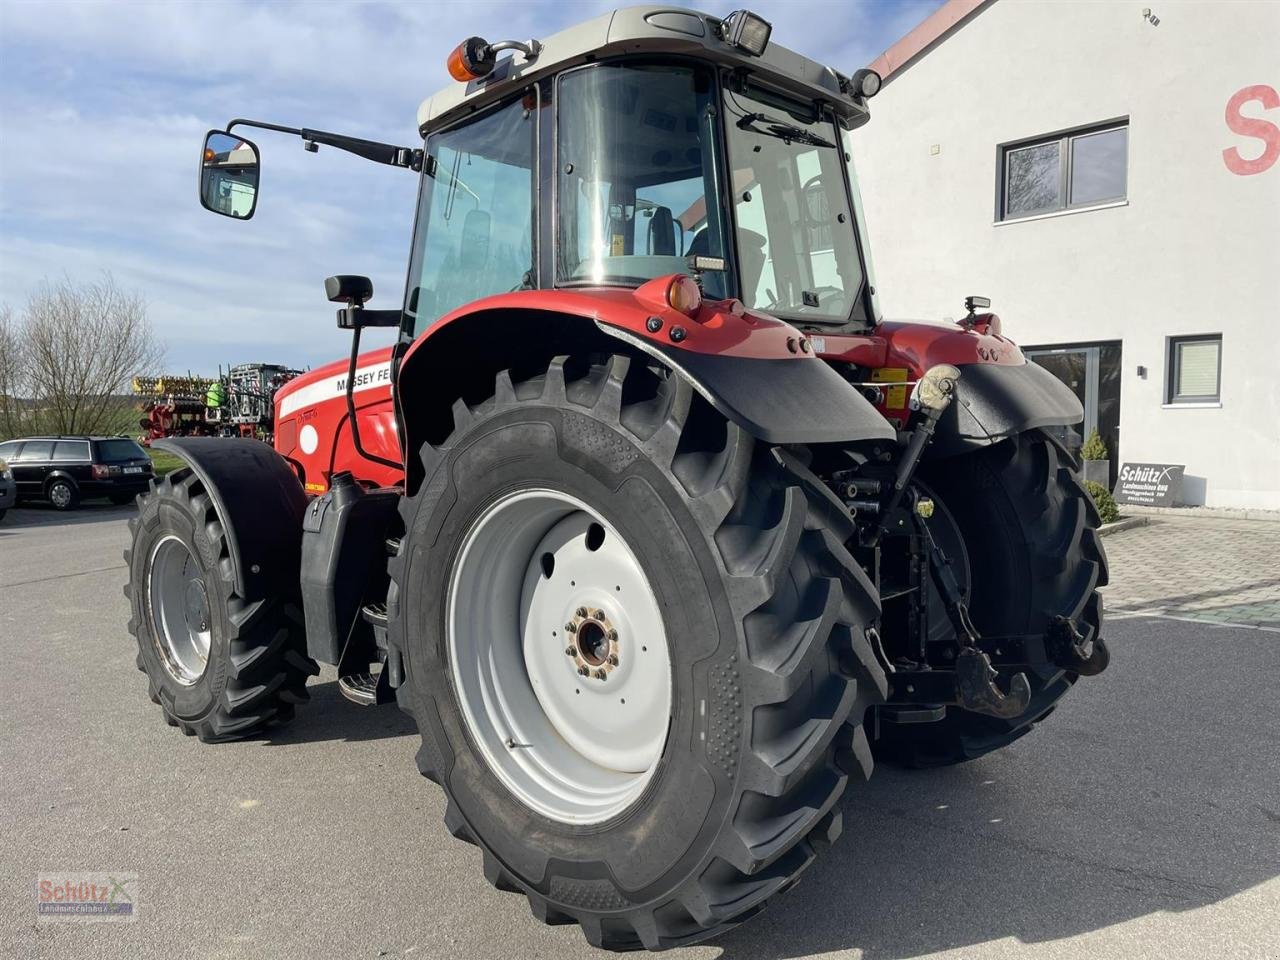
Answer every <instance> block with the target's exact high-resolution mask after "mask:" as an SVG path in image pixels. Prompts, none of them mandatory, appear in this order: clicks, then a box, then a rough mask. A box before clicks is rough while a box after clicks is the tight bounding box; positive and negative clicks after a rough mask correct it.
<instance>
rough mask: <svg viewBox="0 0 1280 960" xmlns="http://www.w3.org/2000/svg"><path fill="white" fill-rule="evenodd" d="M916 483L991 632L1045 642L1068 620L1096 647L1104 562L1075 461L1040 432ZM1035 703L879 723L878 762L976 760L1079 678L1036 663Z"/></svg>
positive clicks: (939, 465) (1024, 727)
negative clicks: (1005, 713) (958, 556)
mask: <svg viewBox="0 0 1280 960" xmlns="http://www.w3.org/2000/svg"><path fill="white" fill-rule="evenodd" d="M921 473H922V478H923V479H924V480H925V481H926V482H927V483H928V484H929V486H930V488H931V489H932V490H934V491H936V492H937V494H938V496H939V497H940V499H941V500H942V502H943V503H944V504H945V505H946V507H947V509H948V510H949V511H950V513H951V514H952V516H954V518H955V522H956V524H957V526H958V528H959V531H960V534H961V537H962V538H963V541H964V549H965V551H966V552H967V554H968V568H969V569H970V570H972V571H973V575H972V583H971V587H970V589H971V591H972V593H971V596H970V600H969V612H970V615H971V617H972V619H973V622H974V625H975V626H976V627H977V630H978V633H979V634H980V635H981V636H986V637H1000V636H1015V635H1022V634H1036V635H1043V634H1044V633H1045V632H1046V631H1048V630H1049V628H1050V626H1051V624H1052V623H1053V622H1054V619H1055V618H1057V617H1068V618H1071V619H1073V620H1075V622H1076V626H1077V628H1078V629H1079V630H1080V632H1081V634H1082V635H1083V636H1084V637H1085V639H1087V640H1094V641H1096V642H1097V643H1099V644H1101V643H1102V640H1101V632H1102V597H1101V595H1100V594H1099V593H1098V588H1099V587H1102V586H1105V585H1106V583H1107V561H1106V557H1105V556H1104V554H1103V552H1102V541H1101V539H1100V538H1099V537H1098V530H1097V528H1098V526H1099V524H1100V523H1101V521H1100V519H1099V517H1098V511H1097V508H1096V507H1095V506H1094V504H1093V500H1092V499H1091V498H1090V497H1089V494H1088V493H1087V492H1086V491H1085V489H1084V485H1083V484H1082V483H1081V480H1080V475H1079V472H1078V469H1077V467H1076V465H1075V462H1074V460H1073V459H1072V457H1071V455H1070V454H1068V453H1067V452H1066V451H1065V450H1064V449H1063V448H1062V447H1061V446H1059V445H1058V443H1057V442H1056V441H1055V440H1053V439H1052V438H1051V437H1050V436H1049V435H1048V434H1047V433H1045V432H1044V431H1042V430H1029V431H1027V432H1025V433H1021V434H1018V435H1016V436H1014V437H1011V438H1010V439H1008V440H1004V441H1002V442H1001V443H998V444H996V445H994V446H992V447H987V448H984V449H983V450H980V451H978V452H976V453H971V454H967V455H965V456H959V457H954V458H950V459H946V460H942V461H938V462H935V463H931V464H928V465H927V466H926V467H925V468H924V469H923V470H922V471H921ZM1025 672H1026V674H1027V679H1028V680H1029V681H1030V682H1031V694H1032V698H1031V703H1030V705H1029V707H1028V708H1027V710H1026V712H1025V713H1023V714H1022V715H1021V716H1019V717H1014V718H1012V719H1001V718H998V717H991V716H987V715H985V714H980V713H973V712H971V711H968V710H964V709H962V708H960V707H955V706H952V707H947V708H946V716H945V717H944V718H943V719H942V720H940V721H938V722H935V723H916V724H895V723H888V722H882V723H881V725H880V736H879V738H878V739H877V741H876V743H875V747H876V755H877V756H878V757H880V758H881V759H884V760H888V761H892V762H895V763H899V764H903V765H905V766H912V767H932V766H943V765H946V764H953V763H960V762H962V761H965V760H973V759H975V758H977V757H981V756H983V755H984V754H987V753H990V752H991V751H993V750H998V749H1000V748H1002V747H1005V746H1008V745H1009V744H1010V743H1012V742H1013V741H1014V740H1017V739H1018V738H1019V737H1022V736H1024V735H1026V734H1028V733H1030V732H1031V730H1032V728H1033V726H1034V725H1035V724H1036V723H1037V722H1039V721H1040V720H1042V719H1044V718H1045V717H1047V716H1048V715H1049V714H1050V713H1051V712H1052V711H1053V709H1054V707H1055V706H1056V705H1057V703H1058V701H1059V700H1060V699H1061V698H1062V697H1063V696H1065V695H1066V693H1067V692H1068V691H1069V690H1070V689H1071V687H1072V685H1073V684H1074V683H1075V682H1076V680H1077V679H1078V678H1079V677H1078V674H1075V673H1072V672H1070V671H1068V670H1064V669H1063V668H1061V667H1059V666H1057V665H1055V664H1052V663H1043V664H1040V665H1039V666H1038V667H1036V668H1034V669H1027V670H1026V671H1025Z"/></svg>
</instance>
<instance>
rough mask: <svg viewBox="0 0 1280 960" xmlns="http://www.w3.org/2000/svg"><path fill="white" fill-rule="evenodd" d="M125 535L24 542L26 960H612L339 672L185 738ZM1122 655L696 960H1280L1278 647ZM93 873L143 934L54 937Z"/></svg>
mask: <svg viewBox="0 0 1280 960" xmlns="http://www.w3.org/2000/svg"><path fill="white" fill-rule="evenodd" d="M128 512H129V508H122V509H117V508H103V507H87V508H86V509H84V510H82V511H80V512H78V513H76V514H73V515H67V516H64V515H59V514H55V513H53V512H51V511H48V510H43V511H42V510H38V509H23V510H17V511H11V512H10V514H9V517H8V518H6V520H5V521H4V522H3V523H0V651H3V655H4V661H5V665H6V669H5V670H4V671H3V673H2V674H0V864H3V869H2V870H0V878H3V883H4V885H3V889H0V957H4V956H15V957H22V958H28V957H49V958H55V957H56V958H81V957H83V958H113V957H121V958H131V960H132V958H165V960H170V958H286V957H288V958H294V957H307V958H329V957H333V958H363V957H371V958H373V957H416V958H435V957H457V958H468V960H470V958H556V960H560V958H577V957H591V956H597V957H598V956H603V955H602V954H598V953H597V952H596V951H594V950H592V949H591V948H590V947H589V946H587V944H586V943H585V941H584V940H583V939H582V938H581V936H580V934H579V933H578V932H577V931H576V928H572V927H556V928H551V927H543V926H541V925H540V924H538V923H536V922H535V921H534V920H533V919H532V917H531V916H530V914H529V911H528V909H527V907H526V906H525V904H524V901H523V899H522V898H520V897H517V896H514V895H511V894H505V893H500V892H498V891H497V890H494V889H493V888H492V887H490V886H489V884H488V883H487V882H485V880H484V879H483V877H482V876H481V871H480V861H479V854H478V853H477V851H476V850H475V848H474V847H470V846H467V845H465V844H462V843H459V842H457V841H455V840H453V839H452V838H451V837H450V836H449V835H448V833H447V832H446V831H445V828H444V824H443V822H442V814H443V809H444V801H443V798H442V796H441V794H440V791H439V789H438V788H437V787H435V786H434V785H433V784H431V783H428V782H427V781H425V780H423V779H422V778H420V777H419V776H418V774H417V772H416V769H415V767H414V763H413V754H414V751H415V749H416V745H417V739H418V738H417V734H416V732H415V731H414V729H413V726H412V721H410V720H409V719H408V718H406V717H404V716H402V715H401V714H400V713H399V712H398V711H397V710H396V709H395V708H394V707H381V708H360V707H356V706H354V705H352V704H349V703H347V702H346V701H345V700H343V699H342V698H341V696H340V695H339V694H338V692H337V688H336V683H335V678H334V675H333V674H332V672H331V671H327V672H325V673H322V674H321V675H320V676H319V677H317V678H314V679H313V681H312V687H311V692H312V697H313V699H312V702H311V703H310V704H308V705H306V706H305V707H303V708H302V709H301V712H300V714H299V716H298V719H297V720H296V721H295V722H294V723H293V724H291V725H289V726H287V727H284V728H281V729H280V730H278V731H275V732H272V733H271V734H270V736H269V737H268V738H267V739H265V740H257V741H251V742H244V743H232V744H222V745H216V746H210V745H204V744H201V743H199V742H197V741H196V740H194V739H190V738H187V737H184V736H182V735H181V734H180V733H179V732H178V731H177V730H175V729H173V728H171V727H168V726H166V725H165V724H164V723H163V721H162V720H161V717H160V711H159V709H158V708H157V707H156V706H154V705H153V704H152V703H151V702H150V701H149V700H148V699H147V697H146V690H145V681H144V678H143V676H142V674H140V673H139V672H138V671H137V670H136V669H135V667H134V649H133V641H132V639H131V638H130V637H129V636H128V634H127V633H126V631H125V622H126V621H127V619H128V612H127V603H126V601H125V599H124V597H123V595H122V593H121V586H122V584H123V582H124V579H125V569H124V565H123V562H122V560H121V551H122V549H123V547H124V546H125V541H126V538H127V528H126V524H125V521H126V517H127V515H128ZM1206 522H1207V521H1206ZM1125 536H1127V533H1122V534H1117V535H1116V536H1114V537H1110V538H1108V542H1107V549H1108V551H1110V552H1111V553H1112V554H1113V555H1114V554H1115V553H1116V552H1117V551H1122V550H1124V549H1126V547H1125V546H1124V540H1123V538H1124V537H1125ZM1134 566H1135V569H1140V568H1141V565H1140V564H1135V565H1134ZM1108 636H1109V639H1110V642H1111V645H1112V649H1113V652H1114V659H1113V665H1112V667H1111V669H1110V670H1108V671H1107V672H1106V673H1105V674H1103V675H1102V676H1100V677H1098V678H1096V679H1093V680H1089V681H1084V682H1082V683H1081V684H1080V685H1079V686H1078V687H1077V689H1076V690H1075V691H1074V692H1073V693H1072V695H1070V696H1069V697H1068V698H1067V699H1066V700H1065V701H1064V702H1063V704H1062V705H1061V706H1060V707H1059V709H1058V710H1057V712H1056V713H1055V714H1054V715H1053V716H1052V717H1051V718H1050V719H1049V720H1048V721H1047V722H1046V723H1045V724H1043V725H1042V727H1040V728H1039V729H1037V730H1036V731H1035V732H1033V733H1032V734H1031V735H1030V736H1028V737H1026V738H1024V739H1022V740H1020V741H1019V742H1018V743H1016V744H1014V745H1013V746H1012V747H1010V748H1009V749H1007V750H1005V751H1003V752H1002V753H999V754H997V755H994V756H990V757H987V758H984V759H981V760H978V761H976V762H973V763H969V764H965V765H962V766H959V767H953V768H949V769H944V770H936V771H929V772H912V771H901V770H894V769H891V768H886V767H883V766H882V767H880V768H878V769H877V771H876V774H875V776H874V777H873V778H872V781H871V782H870V783H868V784H855V785H854V787H853V788H852V789H851V790H850V792H849V795H848V797H847V799H846V801H845V804H844V823H845V834H844V837H843V838H842V839H841V841H840V842H839V843H838V844H837V845H836V846H835V847H834V848H833V849H832V850H831V851H829V852H828V853H827V854H826V855H825V856H824V857H823V858H822V859H821V860H820V861H819V862H818V863H817V864H816V865H815V866H814V867H813V868H812V869H811V870H810V871H809V872H808V874H807V875H806V876H805V878H804V879H803V881H802V882H801V883H800V884H799V885H797V886H796V887H795V888H794V889H793V890H791V891H790V892H789V893H787V894H786V895H784V896H782V897H780V898H779V899H778V900H777V901H775V902H774V903H773V904H772V906H771V907H770V909H769V910H768V911H766V912H765V913H764V914H763V915H762V916H761V917H759V918H757V919H756V920H754V921H753V922H751V923H750V924H747V925H746V926H744V927H742V928H739V929H738V930H735V931H732V932H730V933H729V934H727V935H726V936H724V937H722V938H720V939H719V940H716V941H713V942H712V943H710V944H708V945H705V946H700V947H695V948H691V949H688V950H685V951H682V952H681V954H680V955H681V956H682V957H689V958H698V960H702V958H724V960H756V958H759V960H764V958H800V957H815V956H820V957H841V958H846V957H847V958H856V957H861V958H869V960H900V958H901V960H905V958H911V957H922V956H931V957H932V956H944V957H955V958H959V957H964V958H996V957H1036V958H1039V957H1053V958H1060V957H1064V958H1065V957H1070V958H1076V957H1079V958H1110V957H1117V958H1120V957H1123V958H1126V960H1135V958H1161V960H1164V958H1184V957H1185V958H1188V960H1205V958H1217V957H1229V958H1237V957H1239V958H1264V957H1265V958H1274V957H1280V879H1278V875H1280V719H1278V711H1277V709H1276V703H1275V701H1276V680H1277V678H1280V636H1277V634H1276V633H1274V632H1271V631H1267V630H1259V629H1245V628H1240V627H1235V626H1223V625H1216V624H1212V623H1193V622H1187V621H1184V620H1177V619H1162V618H1159V617H1145V616H1133V615H1132V614H1130V615H1129V617H1128V618H1125V619H1117V620H1115V621H1113V622H1111V624H1110V627H1109V630H1108ZM67 871H69V872H92V873H104V874H110V875H117V874H135V875H136V876H137V881H136V882H135V883H134V884H133V885H132V886H130V887H129V888H128V889H131V890H133V891H134V892H135V893H136V894H137V903H138V915H137V918H136V920H134V921H132V922H96V923H91V922H84V921H71V920H56V921H50V920H48V919H44V920H39V919H37V914H36V890H37V877H38V876H39V875H40V874H46V875H49V874H58V873H60V872H67Z"/></svg>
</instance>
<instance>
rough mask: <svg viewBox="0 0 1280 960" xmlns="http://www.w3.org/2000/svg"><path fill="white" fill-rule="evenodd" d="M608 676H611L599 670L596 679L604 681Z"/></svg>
mask: <svg viewBox="0 0 1280 960" xmlns="http://www.w3.org/2000/svg"><path fill="white" fill-rule="evenodd" d="M607 676H609V675H608V674H607V673H605V672H604V671H603V670H597V671H596V679H597V680H603V679H605V678H606V677H607Z"/></svg>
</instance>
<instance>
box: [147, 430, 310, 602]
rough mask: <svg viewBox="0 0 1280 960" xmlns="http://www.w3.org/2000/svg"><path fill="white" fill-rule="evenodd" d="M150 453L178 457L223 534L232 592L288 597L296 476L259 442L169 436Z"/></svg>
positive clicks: (294, 559)
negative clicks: (205, 497)
mask: <svg viewBox="0 0 1280 960" xmlns="http://www.w3.org/2000/svg"><path fill="white" fill-rule="evenodd" d="M151 446H152V447H153V448H155V449H156V450H164V451H165V452H166V453H172V454H175V455H177V456H179V457H181V458H182V460H183V461H184V462H185V463H186V465H187V466H188V467H190V468H191V469H192V471H193V472H194V473H195V475H196V476H197V477H199V478H200V484H201V485H202V486H203V487H204V489H205V492H206V493H208V495H209V498H210V499H211V500H212V501H213V506H214V509H215V510H216V511H217V514H218V519H219V520H220V521H221V522H222V526H223V528H224V530H225V532H226V537H227V546H228V550H229V552H230V554H231V556H230V558H229V559H230V561H231V569H232V573H233V575H234V582H235V585H236V593H237V594H238V595H239V596H240V597H241V598H243V599H244V600H245V601H246V602H253V601H255V600H262V599H265V598H267V597H296V596H297V595H298V591H299V582H298V574H299V569H300V567H301V556H302V515H303V513H304V512H305V510H306V506H307V496H306V494H305V493H304V492H303V490H302V484H301V482H299V480H298V477H297V474H295V473H294V472H293V468H292V467H290V466H289V463H288V461H286V460H285V459H284V458H283V457H281V456H280V455H279V454H278V453H276V452H275V451H274V450H272V449H271V448H270V447H269V446H267V445H266V444H265V443H263V442H261V441H260V440H248V439H242V438H239V437H171V438H169V439H166V440H155V441H152V444H151Z"/></svg>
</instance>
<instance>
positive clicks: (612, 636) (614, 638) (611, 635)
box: [609, 630, 618, 641]
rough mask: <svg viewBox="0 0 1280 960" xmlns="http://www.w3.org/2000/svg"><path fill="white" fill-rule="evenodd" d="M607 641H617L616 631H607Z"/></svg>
mask: <svg viewBox="0 0 1280 960" xmlns="http://www.w3.org/2000/svg"><path fill="white" fill-rule="evenodd" d="M609 639H610V640H611V641H617V639H618V631H617V630H610V631H609Z"/></svg>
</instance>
